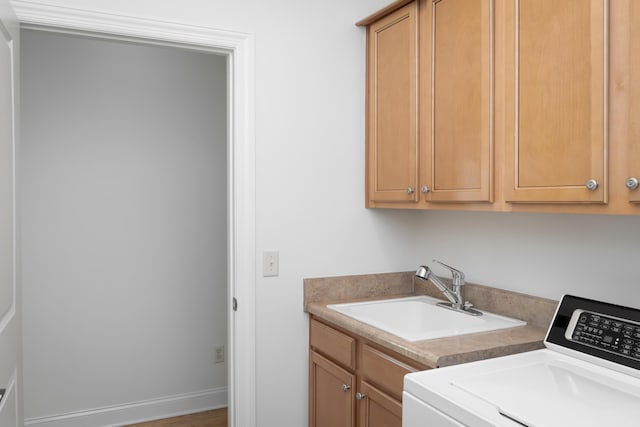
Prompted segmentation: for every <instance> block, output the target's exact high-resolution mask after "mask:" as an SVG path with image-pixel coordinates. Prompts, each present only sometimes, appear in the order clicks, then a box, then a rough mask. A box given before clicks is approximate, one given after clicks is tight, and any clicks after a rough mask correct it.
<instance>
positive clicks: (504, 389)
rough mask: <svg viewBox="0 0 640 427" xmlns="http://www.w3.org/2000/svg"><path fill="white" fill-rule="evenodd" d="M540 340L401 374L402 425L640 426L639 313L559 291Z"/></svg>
mask: <svg viewBox="0 0 640 427" xmlns="http://www.w3.org/2000/svg"><path fill="white" fill-rule="evenodd" d="M544 343H545V347H546V348H545V349H543V350H536V351H532V352H528V353H520V354H515V355H511V356H504V357H499V358H495V359H488V360H482V361H478V362H472V363H467V364H462V365H456V366H451V367H446V368H441V369H433V370H430V371H423V372H417V373H413V374H409V375H407V376H405V379H404V393H403V409H402V417H403V421H402V425H403V427H453V426H455V427H461V426H466V427H491V426H504V427H522V426H525V427H573V426H579V427H603V426H604V427H606V426H615V427H618V426H620V427H622V426H640V310H638V309H634V308H630V307H623V306H619V305H614V304H609V303H604V302H599V301H594V300H589V299H585V298H580V297H575V296H571V295H565V296H563V298H562V300H561V301H560V303H559V304H558V308H557V309H556V313H555V315H554V318H553V321H552V322H551V325H550V327H549V330H548V332H547V336H546V338H545V341H544Z"/></svg>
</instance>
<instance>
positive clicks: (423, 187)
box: [420, 185, 431, 194]
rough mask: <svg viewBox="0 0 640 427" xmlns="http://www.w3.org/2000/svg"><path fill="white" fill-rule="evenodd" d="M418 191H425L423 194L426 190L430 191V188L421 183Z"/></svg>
mask: <svg viewBox="0 0 640 427" xmlns="http://www.w3.org/2000/svg"><path fill="white" fill-rule="evenodd" d="M420 191H422V192H423V193H425V194H426V193H428V192H429V191H431V190H430V189H429V187H427V186H426V185H423V186H422V188H421V189H420Z"/></svg>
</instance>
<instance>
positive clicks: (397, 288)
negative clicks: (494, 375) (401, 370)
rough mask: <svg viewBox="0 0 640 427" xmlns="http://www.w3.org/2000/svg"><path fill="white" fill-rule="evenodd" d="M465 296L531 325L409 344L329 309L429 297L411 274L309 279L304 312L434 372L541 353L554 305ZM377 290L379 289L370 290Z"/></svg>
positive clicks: (479, 290) (484, 292) (469, 288)
mask: <svg viewBox="0 0 640 427" xmlns="http://www.w3.org/2000/svg"><path fill="white" fill-rule="evenodd" d="M465 286H466V297H467V299H468V300H469V301H471V302H472V303H473V304H474V307H476V308H478V309H480V310H484V311H488V312H491V313H495V314H501V315H504V316H509V317H514V318H518V319H522V320H525V321H527V325H525V326H518V327H515V328H508V329H502V330H497V331H490V332H480V333H474V334H467V335H459V336H455V337H447V338H436V339H430V340H423V341H415V342H411V341H406V340H404V339H402V338H400V337H397V336H396V335H393V334H390V333H388V332H385V331H382V330H380V329H378V328H375V327H373V326H370V325H368V324H366V323H363V322H360V321H358V320H355V319H353V318H351V317H349V316H346V315H343V314H341V313H339V312H337V311H335V310H331V309H330V308H327V305H329V304H335V303H344V302H354V301H366V300H375V299H386V298H392V297H393V298H397V297H406V296H413V295H429V296H432V297H436V298H438V291H437V290H436V291H435V292H434V291H433V290H432V289H431V287H430V286H428V285H427V286H425V285H423V284H422V283H419V281H416V283H413V273H412V272H404V273H387V274H382V275H363V276H346V277H339V278H321V279H305V311H307V312H308V313H309V314H311V315H312V316H314V317H316V318H317V319H319V320H322V321H324V322H328V323H330V324H333V325H334V326H337V327H339V328H342V329H344V330H346V331H348V332H351V333H353V334H355V335H358V336H360V337H363V338H365V339H367V340H369V341H371V342H373V343H376V344H378V345H380V346H382V347H384V348H387V349H389V350H392V351H394V352H396V353H399V354H401V355H403V356H406V357H408V358H410V359H412V360H415V361H416V362H419V363H420V364H422V365H425V366H428V367H432V368H436V367H443V366H450V365H456V364H459V363H465V362H471V361H475V360H481V359H488V358H492V357H498V356H506V355H508V354H514V353H521V352H524V351H531V350H537V349H540V348H543V347H544V345H543V340H544V337H545V334H546V331H547V326H548V324H549V322H550V321H551V318H552V317H553V313H554V311H555V307H556V305H557V302H556V301H552V300H547V299H544V298H539V297H534V296H530V295H524V294H519V293H513V292H508V291H504V290H500V289H496V288H490V287H486V286H481V285H474V284H467V285H465ZM372 289H375V290H372Z"/></svg>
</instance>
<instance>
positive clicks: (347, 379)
mask: <svg viewBox="0 0 640 427" xmlns="http://www.w3.org/2000/svg"><path fill="white" fill-rule="evenodd" d="M355 383H356V378H355V375H353V374H350V373H349V372H348V371H347V370H345V369H342V368H341V367H339V366H338V365H336V364H335V363H333V362H331V361H330V360H328V359H326V358H324V357H322V356H321V355H319V354H318V353H315V352H313V351H311V352H310V353H309V388H310V390H312V392H311V393H310V400H309V425H310V426H317V427H352V426H354V425H355V411H354V406H355V387H354V386H353V384H355Z"/></svg>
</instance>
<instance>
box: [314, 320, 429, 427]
mask: <svg viewBox="0 0 640 427" xmlns="http://www.w3.org/2000/svg"><path fill="white" fill-rule="evenodd" d="M425 369H428V368H427V367H426V366H421V365H420V364H418V363H416V362H413V361H410V360H407V359H406V358H404V357H403V356H401V355H399V354H395V353H394V352H393V351H390V350H386V349H382V348H380V347H379V346H376V345H375V344H373V343H371V342H369V341H368V340H366V339H364V338H362V337H359V336H356V335H353V334H351V333H348V332H346V331H343V330H341V329H340V328H337V327H335V326H333V325H328V324H326V323H324V322H321V321H319V320H317V319H315V318H314V317H311V320H310V326H309V427H347V426H354V427H355V426H357V427H401V426H402V387H403V381H404V376H405V375H406V374H408V373H411V372H416V371H422V370H425Z"/></svg>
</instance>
